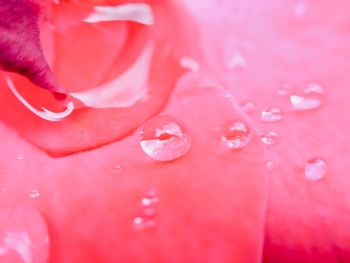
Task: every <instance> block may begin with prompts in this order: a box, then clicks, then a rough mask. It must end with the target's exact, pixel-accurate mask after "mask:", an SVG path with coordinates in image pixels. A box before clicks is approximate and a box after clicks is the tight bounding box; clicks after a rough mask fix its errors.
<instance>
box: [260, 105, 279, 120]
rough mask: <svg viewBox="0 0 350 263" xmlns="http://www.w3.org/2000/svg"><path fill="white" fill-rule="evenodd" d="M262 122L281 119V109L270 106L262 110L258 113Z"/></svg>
mask: <svg viewBox="0 0 350 263" xmlns="http://www.w3.org/2000/svg"><path fill="white" fill-rule="evenodd" d="M260 120H261V121H262V122H277V121H280V120H282V111H281V109H280V108H277V107H271V108H267V109H265V110H263V111H262V112H261V115H260Z"/></svg>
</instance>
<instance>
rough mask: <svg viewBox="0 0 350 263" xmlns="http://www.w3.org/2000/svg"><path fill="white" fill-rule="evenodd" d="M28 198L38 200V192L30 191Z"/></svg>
mask: <svg viewBox="0 0 350 263" xmlns="http://www.w3.org/2000/svg"><path fill="white" fill-rule="evenodd" d="M29 196H30V198H38V197H40V192H39V191H37V190H32V191H30V193H29Z"/></svg>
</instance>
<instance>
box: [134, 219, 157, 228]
mask: <svg viewBox="0 0 350 263" xmlns="http://www.w3.org/2000/svg"><path fill="white" fill-rule="evenodd" d="M155 225H156V222H155V221H154V220H153V219H152V218H148V217H141V216H138V217H135V218H134V220H133V227H134V229H135V230H137V231H145V230H150V229H152V228H154V227H155Z"/></svg>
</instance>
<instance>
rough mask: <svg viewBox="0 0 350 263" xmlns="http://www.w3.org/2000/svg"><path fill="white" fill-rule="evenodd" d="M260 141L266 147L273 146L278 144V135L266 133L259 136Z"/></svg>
mask: <svg viewBox="0 0 350 263" xmlns="http://www.w3.org/2000/svg"><path fill="white" fill-rule="evenodd" d="M261 141H262V142H263V143H264V144H266V145H273V144H276V143H277V142H278V133H277V132H275V131H268V132H266V133H265V134H264V135H263V136H261Z"/></svg>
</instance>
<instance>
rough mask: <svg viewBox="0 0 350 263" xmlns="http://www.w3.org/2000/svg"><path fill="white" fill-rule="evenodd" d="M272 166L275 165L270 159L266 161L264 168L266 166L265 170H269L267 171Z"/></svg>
mask: <svg viewBox="0 0 350 263" xmlns="http://www.w3.org/2000/svg"><path fill="white" fill-rule="evenodd" d="M274 166H275V165H274V163H273V162H272V161H266V168H267V170H269V171H270V170H272V169H273V167H274Z"/></svg>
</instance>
